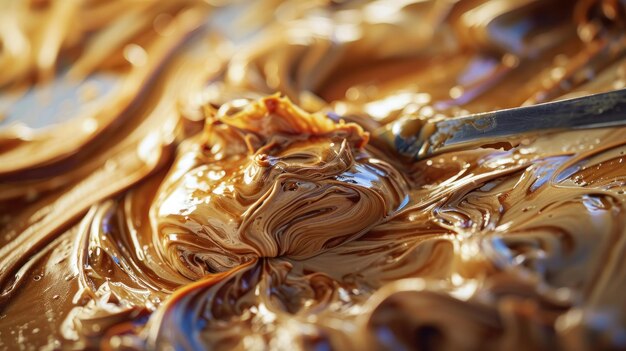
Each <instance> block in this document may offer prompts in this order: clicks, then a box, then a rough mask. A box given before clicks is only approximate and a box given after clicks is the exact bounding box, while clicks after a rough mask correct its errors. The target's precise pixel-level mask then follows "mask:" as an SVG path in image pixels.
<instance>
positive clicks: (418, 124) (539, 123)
mask: <svg viewBox="0 0 626 351" xmlns="http://www.w3.org/2000/svg"><path fill="white" fill-rule="evenodd" d="M621 125H626V89H620V90H615V91H611V92H608V93H600V94H595V95H589V96H584V97H580V98H574V99H568V100H561V101H556V102H549V103H545V104H539V105H533V106H525V107H519V108H512V109H506V110H498V111H493V112H486V113H478V114H473V115H469V116H464V117H458V118H450V119H444V120H440V121H434V122H433V121H424V120H420V119H417V118H406V119H400V120H398V121H395V122H393V123H391V124H389V125H387V126H385V127H381V128H379V129H378V130H376V131H375V132H374V134H375V135H377V136H378V137H379V138H380V139H382V140H383V141H384V142H386V143H387V144H388V145H390V146H391V147H392V148H393V149H394V150H395V151H396V152H398V153H399V154H400V155H402V156H405V157H409V158H412V159H415V160H417V159H421V158H424V157H427V156H430V155H434V154H438V153H442V152H447V151H451V150H455V149H461V148H468V147H477V146H481V145H488V144H498V143H501V142H507V141H510V140H512V139H516V138H519V137H521V136H524V135H526V134H537V133H550V132H555V131H561V130H571V129H592V128H603V127H611V126H621Z"/></svg>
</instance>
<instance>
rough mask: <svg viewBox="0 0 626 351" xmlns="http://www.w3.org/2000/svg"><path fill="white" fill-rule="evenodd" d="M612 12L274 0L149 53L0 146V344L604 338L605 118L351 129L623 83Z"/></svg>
mask: <svg viewBox="0 0 626 351" xmlns="http://www.w3.org/2000/svg"><path fill="white" fill-rule="evenodd" d="M181 3H182V2H181ZM495 4H499V5H500V6H498V5H495ZM264 6H268V7H270V8H273V7H276V5H275V4H274V2H271V1H268V2H265V3H264ZM307 6H311V8H307ZM260 8H262V6H261V7H260ZM193 9H194V10H193V11H191V12H186V11H184V9H183V10H180V13H181V14H185V13H186V14H187V15H185V16H191V15H189V14H190V13H191V14H195V15H193V16H191V17H177V16H174V17H172V18H173V19H172V20H171V25H172V27H171V30H172V31H173V32H170V34H172V33H174V34H173V35H174V36H166V38H168V39H163V41H159V40H157V42H160V43H162V44H160V45H163V48H164V49H166V48H173V47H176V45H178V44H179V43H180V42H181V41H182V40H183V38H184V36H185V35H186V34H185V33H189V32H190V31H191V30H193V28H196V27H197V25H198V24H199V23H201V22H202V18H203V17H202V15H204V14H205V12H198V11H199V10H198V9H196V8H195V7H194V8H193ZM258 9H259V8H251V9H249V11H250V12H254V11H259V10H258ZM289 9H292V10H293V11H289ZM177 11H178V8H177ZM176 13H178V12H175V13H174V14H176ZM156 14H157V13H156V12H155V15H156ZM200 14H202V15H200ZM546 14H550V15H546ZM553 14H554V15H553ZM624 14H625V10H624V8H623V6H622V5H620V4H618V3H617V2H611V1H596V2H594V1H579V2H576V3H574V2H571V3H570V2H567V3H566V4H564V3H563V2H559V1H543V2H538V1H532V0H526V1H522V0H520V1H497V2H493V1H490V2H482V1H458V2H445V3H442V2H430V1H415V2H411V1H407V2H398V1H377V2H374V3H361V2H359V1H354V2H346V3H343V4H332V5H329V4H324V3H320V4H313V5H306V6H305V5H302V4H301V3H300V2H298V1H289V2H284V3H282V4H281V5H280V6H278V7H277V10H276V12H275V16H276V18H275V21H274V22H273V23H272V24H270V25H267V26H265V27H263V29H262V30H261V32H260V33H261V34H259V36H258V37H254V38H253V40H251V41H250V42H249V43H247V44H246V45H244V46H243V47H241V48H238V49H236V50H233V51H232V56H231V55H230V53H231V52H230V51H228V46H227V44H226V42H224V41H222V40H213V41H208V40H204V38H205V37H206V34H200V39H196V40H195V41H191V42H190V43H189V44H188V45H187V46H184V47H183V48H181V49H180V50H177V51H176V52H175V54H174V55H173V57H172V59H171V60H170V61H169V63H168V65H166V67H165V69H164V70H163V71H158V70H156V65H160V64H161V63H162V62H163V61H165V60H166V57H165V56H163V55H161V56H160V55H159V53H161V54H164V53H165V51H167V50H164V51H154V53H155V55H156V56H155V57H156V59H154V60H153V61H149V63H148V65H147V66H145V68H143V73H142V74H143V75H142V76H141V77H140V78H137V79H138V80H139V81H143V79H147V78H146V77H148V76H152V75H154V76H156V77H157V78H158V79H157V80H155V84H154V85H153V86H152V88H151V89H148V93H147V94H148V95H147V96H146V97H143V98H142V99H139V100H140V101H141V104H140V105H139V106H138V107H137V109H136V110H135V112H134V113H133V114H132V115H131V116H130V117H127V118H126V119H123V116H122V115H121V114H117V113H113V114H111V116H110V117H111V118H112V119H108V118H109V117H106V118H107V119H105V120H106V121H117V122H116V124H114V125H116V126H118V127H117V129H116V130H115V131H116V132H115V133H110V132H108V133H107V132H105V131H100V130H96V131H94V132H93V134H90V135H89V137H87V138H86V139H84V140H82V141H81V142H80V143H78V144H74V147H75V148H74V149H72V151H71V152H69V153H57V151H56V149H49V150H47V149H46V148H45V145H46V144H45V143H39V139H37V137H36V136H37V135H39V134H35V138H33V139H32V140H27V139H20V140H19V143H18V144H17V145H22V146H20V147H32V148H33V150H38V152H40V153H42V156H41V157H40V159H37V160H39V161H37V160H30V161H23V163H22V164H21V166H20V165H16V164H14V165H10V166H0V210H1V211H2V218H0V349H18V348H20V347H21V348H24V349H38V348H42V347H43V348H44V349H76V348H78V349H83V348H87V349H95V348H103V349H163V350H168V349H288V350H293V349H363V350H368V349H399V350H401V349H422V350H429V349H444V350H445V349H450V350H477V349H481V350H483V349H497V350H499V349H572V350H587V349H598V348H606V349H611V348H616V349H619V348H625V347H626V305H625V303H624V299H623V294H622V290H623V288H624V286H626V262H624V257H626V256H625V255H624V253H626V208H625V206H626V195H625V191H626V166H624V164H626V155H625V153H626V137H625V135H626V128H611V129H599V130H592V131H568V132H562V133H556V134H550V135H536V136H532V137H526V138H520V140H519V143H518V144H517V145H516V146H515V147H512V148H510V149H508V150H503V149H496V148H494V147H489V146H485V147H482V148H477V149H472V150H461V151H456V152H450V153H444V154H441V155H438V156H435V157H432V158H429V159H424V160H420V161H418V162H415V163H405V162H403V161H402V160H399V159H398V158H396V157H395V156H394V154H393V152H391V151H390V150H387V149H386V148H385V147H384V144H382V143H380V141H379V140H376V139H375V138H373V137H371V136H370V133H369V131H372V130H373V129H374V128H376V127H378V126H381V125H384V124H385V123H388V122H390V121H393V120H396V119H397V118H404V117H415V118H420V119H422V120H434V119H439V118H448V117H451V116H454V115H459V114H463V113H467V112H478V111H489V110H493V109H497V108H504V107H512V106H518V105H521V104H523V103H526V104H531V103H537V102H542V101H548V100H552V99H555V98H558V97H561V96H563V95H564V94H566V93H567V94H570V95H582V94H587V93H593V92H600V91H606V90H611V89H616V88H621V87H623V86H624V84H625V82H626V69H625V66H624V65H625V64H626V61H624V58H623V57H624V37H623V33H624V30H623V29H624ZM252 17H254V18H257V19H258V20H259V21H265V20H266V19H264V18H262V16H252ZM176 19H178V21H177V20H176ZM190 19H195V21H191V22H189V21H187V20H190ZM183 23H194V25H191V26H182V27H180V26H181V25H182V24H183ZM177 26H178V27H177ZM176 28H178V29H179V30H178V31H177V30H176ZM520 28H521V29H520ZM277 33H280V35H279V34H277ZM155 40H156V39H155ZM217 53H219V55H218V54H217ZM137 74H139V73H137ZM16 79H17V78H16ZM130 79H131V80H133V79H135V78H130ZM135 84H136V85H133V87H135V88H134V89H129V90H127V91H124V92H123V94H121V95H120V96H122V97H121V98H120V100H119V101H118V100H116V99H115V98H114V99H113V100H111V101H113V102H114V103H115V104H116V105H115V106H114V108H113V110H114V111H117V110H116V108H118V106H122V107H123V106H125V104H127V103H128V101H129V99H131V98H138V96H137V94H138V91H139V90H141V88H140V86H141V84H139V83H137V82H136V83H135ZM276 91H278V92H279V93H278V94H273V93H274V92H276ZM272 94H273V95H272ZM291 101H293V103H292V102H291ZM298 106H300V107H298ZM122 109H123V108H122ZM48 132H49V131H44V132H43V133H48ZM55 133H56V132H53V134H54V135H55V137H56V138H63V137H68V136H67V135H63V134H58V135H57V134H55ZM42 135H44V136H46V135H47V134H42ZM4 136H5V135H4V134H2V135H0V138H2V137H4ZM15 137H16V136H15V135H11V136H10V137H7V138H5V139H2V140H1V141H0V150H1V151H2V153H3V157H5V158H6V159H11V158H15V159H19V158H20V155H21V153H22V152H24V151H23V150H24V149H22V150H19V151H16V150H17V149H15V147H14V145H16V144H15V143H14V141H12V140H14V139H11V138H15ZM18 139H19V136H18ZM83 142H84V143H85V144H84V145H88V147H84V148H80V147H78V146H77V145H82V144H81V143H83ZM26 145H29V146H26ZM12 150H13V151H15V152H16V153H13V154H12ZM2 167H4V168H2Z"/></svg>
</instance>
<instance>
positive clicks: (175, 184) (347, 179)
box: [153, 96, 408, 279]
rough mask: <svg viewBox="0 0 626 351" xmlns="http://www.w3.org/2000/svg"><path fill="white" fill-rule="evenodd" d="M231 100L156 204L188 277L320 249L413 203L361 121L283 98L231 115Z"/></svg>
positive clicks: (167, 246) (162, 237)
mask: <svg viewBox="0 0 626 351" xmlns="http://www.w3.org/2000/svg"><path fill="white" fill-rule="evenodd" d="M237 103H241V102H237ZM228 107H229V106H228V105H225V106H222V108H220V110H219V111H217V113H216V115H215V116H214V117H209V118H208V119H207V124H206V127H205V131H204V132H203V134H202V135H201V136H200V137H199V138H198V139H197V140H195V141H194V142H193V144H191V145H187V147H186V149H183V151H182V152H181V154H180V155H179V161H178V162H177V163H176V164H175V165H174V167H173V169H172V171H171V172H170V174H169V175H168V176H167V177H166V178H165V180H164V182H163V184H162V185H161V189H160V193H159V195H158V197H157V199H156V202H155V204H154V205H153V211H154V218H153V221H154V222H155V223H156V226H157V228H155V229H156V232H158V239H157V243H156V245H158V246H159V247H160V248H161V250H162V253H163V255H164V256H165V257H167V259H168V260H169V262H170V263H171V264H173V265H174V266H176V267H177V268H178V269H179V271H181V273H182V274H183V275H185V276H186V277H188V278H190V279H199V278H201V277H202V276H204V275H206V274H209V273H216V272H222V271H225V270H228V269H232V268H234V267H236V266H238V265H240V264H243V263H245V262H248V261H251V260H253V259H255V258H261V257H287V258H293V259H306V258H308V257H312V256H315V255H318V254H320V253H322V252H324V251H325V250H328V249H331V248H333V247H336V246H338V245H341V244H343V243H345V242H347V241H350V240H354V239H356V238H358V237H359V236H361V235H363V234H364V233H366V232H367V231H368V230H369V229H371V228H372V227H374V226H375V225H378V224H380V223H382V222H384V221H385V220H387V218H388V217H390V216H392V215H393V214H394V213H396V212H397V211H398V210H400V209H401V207H402V206H403V205H404V203H403V202H406V200H407V199H406V192H407V191H408V184H407V183H406V181H405V180H404V179H403V177H402V175H401V174H400V173H399V172H398V171H397V170H396V169H394V168H393V167H392V166H391V165H390V164H388V163H386V162H385V161H383V160H380V159H376V158H374V157H372V156H371V155H369V154H368V153H367V151H365V146H366V143H367V140H368V134H367V133H365V132H363V130H362V129H361V128H360V127H359V126H358V125H356V124H351V123H347V124H346V123H343V122H339V123H335V122H333V121H332V120H330V119H329V118H328V117H326V116H324V115H321V114H308V113H306V112H304V111H302V110H300V109H299V108H297V107H296V106H294V105H292V104H291V103H290V102H289V100H287V99H286V98H279V97H277V96H273V97H268V98H264V99H262V100H259V101H256V102H250V103H249V104H248V105H246V106H245V108H243V109H242V110H241V111H238V112H236V113H232V114H229V112H230V111H228ZM181 263H182V264H181Z"/></svg>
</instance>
